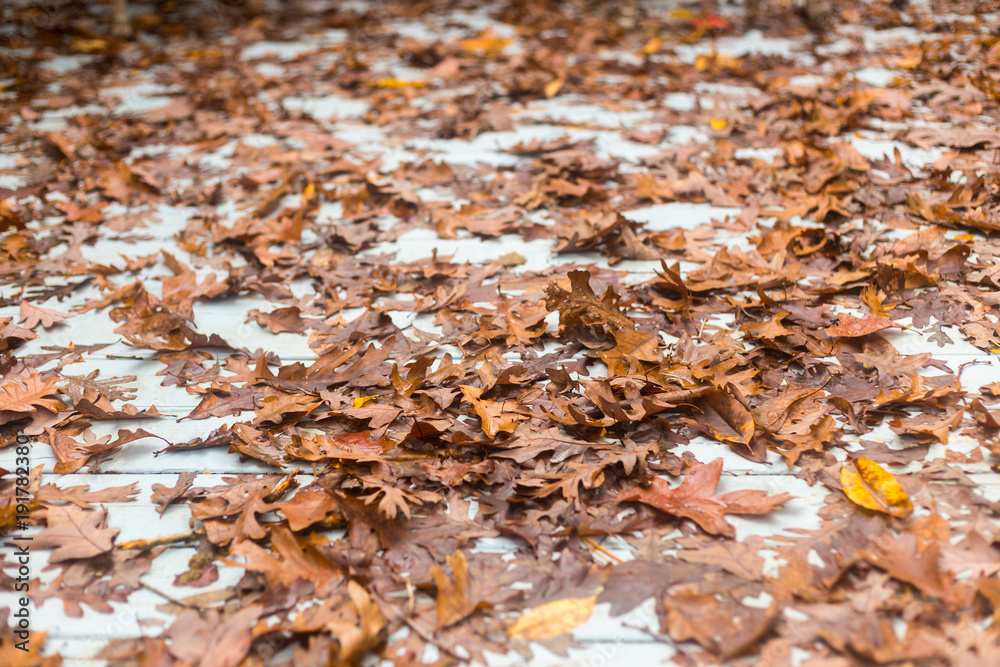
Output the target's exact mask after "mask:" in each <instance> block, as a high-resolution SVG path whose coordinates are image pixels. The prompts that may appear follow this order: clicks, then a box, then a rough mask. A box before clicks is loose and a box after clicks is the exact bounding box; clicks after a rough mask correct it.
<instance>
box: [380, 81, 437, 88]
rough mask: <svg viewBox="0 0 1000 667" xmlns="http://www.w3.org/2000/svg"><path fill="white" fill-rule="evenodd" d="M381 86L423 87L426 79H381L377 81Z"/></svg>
mask: <svg viewBox="0 0 1000 667" xmlns="http://www.w3.org/2000/svg"><path fill="white" fill-rule="evenodd" d="M375 85H376V86H378V87H379V88H423V87H424V86H426V85H427V82H426V81H403V80H402V79H379V80H378V81H376V82H375Z"/></svg>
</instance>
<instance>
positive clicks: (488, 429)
mask: <svg viewBox="0 0 1000 667" xmlns="http://www.w3.org/2000/svg"><path fill="white" fill-rule="evenodd" d="M459 389H461V390H462V395H463V396H465V400H467V401H468V402H469V403H471V404H472V410H473V411H474V412H475V413H476V416H478V417H479V419H480V421H482V426H483V433H485V434H486V435H488V436H489V437H490V439H493V438H495V437H496V436H497V433H501V432H503V433H511V432H513V431H514V429H515V428H516V427H517V423H518V422H519V421H523V420H525V419H527V417H526V416H524V415H522V414H518V413H517V412H506V411H505V410H504V407H505V406H506V404H507V401H502V402H497V401H490V400H480V398H479V397H480V396H482V394H483V390H482V389H481V388H479V387H470V386H467V385H460V386H459ZM512 405H513V406H514V407H516V404H513V403H512Z"/></svg>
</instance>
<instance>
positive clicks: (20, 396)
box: [0, 374, 66, 412]
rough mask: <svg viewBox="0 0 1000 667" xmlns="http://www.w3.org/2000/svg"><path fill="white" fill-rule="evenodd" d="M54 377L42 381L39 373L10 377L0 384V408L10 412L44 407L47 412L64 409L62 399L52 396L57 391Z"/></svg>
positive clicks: (29, 410) (28, 410)
mask: <svg viewBox="0 0 1000 667" xmlns="http://www.w3.org/2000/svg"><path fill="white" fill-rule="evenodd" d="M58 391H59V390H58V389H57V388H56V378H49V379H48V380H45V381H44V382H42V378H41V376H39V375H37V374H36V375H30V376H28V377H27V378H16V377H15V378H11V379H10V380H9V381H8V382H6V383H5V384H3V385H2V386H0V410H8V411H10V412H34V411H35V410H36V409H37V408H45V409H46V410H48V411H49V412H59V411H60V410H65V409H66V406H65V405H63V403H62V401H60V400H58V399H56V398H52V397H53V396H55V395H56V394H57V393H58Z"/></svg>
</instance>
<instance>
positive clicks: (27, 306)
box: [18, 301, 69, 329]
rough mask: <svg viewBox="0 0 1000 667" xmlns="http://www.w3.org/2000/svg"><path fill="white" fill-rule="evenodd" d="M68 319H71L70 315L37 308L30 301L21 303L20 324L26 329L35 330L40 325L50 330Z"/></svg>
mask: <svg viewBox="0 0 1000 667" xmlns="http://www.w3.org/2000/svg"><path fill="white" fill-rule="evenodd" d="M67 317H69V313H62V312H59V311H58V310H52V309H51V308H42V307H41V306H36V305H34V304H33V303H30V302H28V301H21V319H19V320H18V322H19V323H21V324H23V325H24V328H25V329H34V328H35V327H37V326H38V325H39V323H40V324H41V325H42V328H44V329H48V328H49V327H51V326H53V325H56V324H58V323H60V322H62V321H63V320H65V319H66V318H67Z"/></svg>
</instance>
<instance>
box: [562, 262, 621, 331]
mask: <svg viewBox="0 0 1000 667" xmlns="http://www.w3.org/2000/svg"><path fill="white" fill-rule="evenodd" d="M568 275H569V282H570V286H571V288H572V291H571V292H567V291H566V290H564V289H562V288H561V287H559V286H558V285H556V284H555V283H552V284H550V285H547V286H546V287H545V307H546V308H548V309H549V310H550V311H553V310H558V311H559V331H560V333H562V332H563V331H564V330H565V329H566V328H572V327H575V326H580V325H584V326H594V325H597V324H604V325H605V326H607V327H608V329H610V330H611V331H617V330H619V329H625V330H633V329H635V323H634V322H633V321H632V320H630V319H629V318H628V317H627V316H626V315H625V314H624V313H623V312H622V310H621V307H620V306H619V305H618V302H619V301H620V298H619V296H618V295H617V294H615V292H614V290H613V289H611V287H608V289H607V291H606V292H605V293H604V296H603V297H602V298H601V299H600V300H598V298H597V295H596V294H594V290H593V289H592V288H591V287H590V271H570V272H569V274H568Z"/></svg>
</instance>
